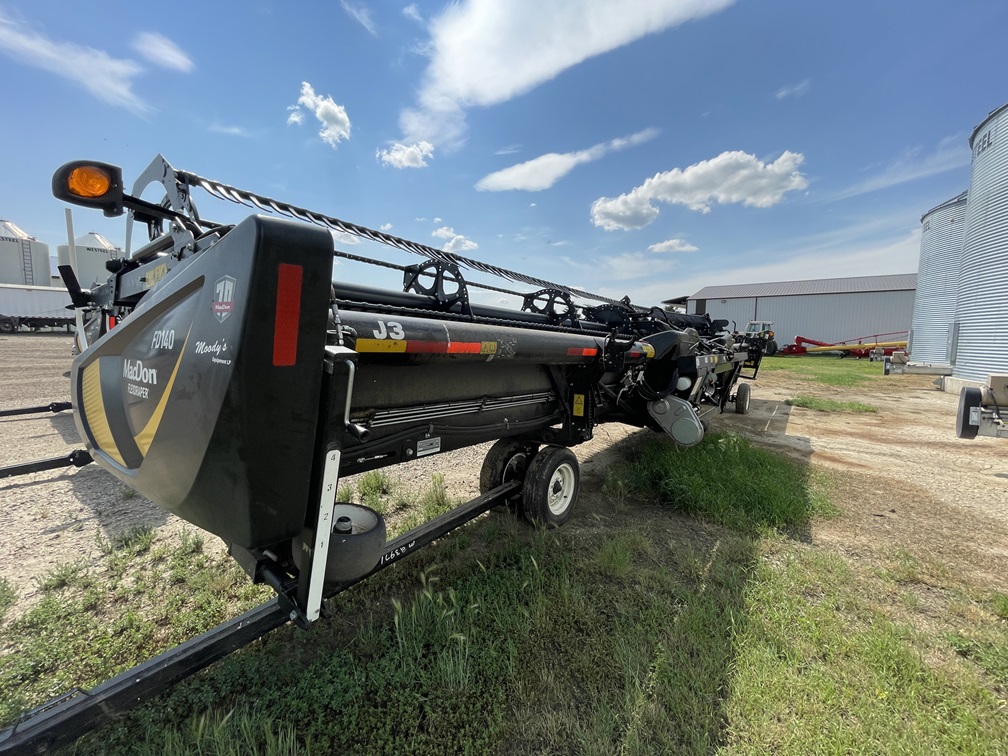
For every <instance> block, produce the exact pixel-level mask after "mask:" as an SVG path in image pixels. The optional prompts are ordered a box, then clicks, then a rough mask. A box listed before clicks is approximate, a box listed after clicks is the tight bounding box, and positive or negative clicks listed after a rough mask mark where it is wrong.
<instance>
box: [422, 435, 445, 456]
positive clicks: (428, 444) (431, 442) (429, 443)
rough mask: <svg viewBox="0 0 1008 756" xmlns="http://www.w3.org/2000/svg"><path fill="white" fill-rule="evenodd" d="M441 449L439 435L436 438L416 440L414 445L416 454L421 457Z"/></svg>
mask: <svg viewBox="0 0 1008 756" xmlns="http://www.w3.org/2000/svg"><path fill="white" fill-rule="evenodd" d="M439 451H441V437H440V436H439V437H438V438H428V439H424V440H423V441H417V445H416V455H417V456H418V457H423V456H425V455H427V454H434V453H436V452H439Z"/></svg>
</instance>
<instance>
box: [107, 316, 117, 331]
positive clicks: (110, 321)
mask: <svg viewBox="0 0 1008 756" xmlns="http://www.w3.org/2000/svg"><path fill="white" fill-rule="evenodd" d="M115 327H116V319H115V315H109V316H108V329H109V330H110V331H111V330H112V329H113V328H115Z"/></svg>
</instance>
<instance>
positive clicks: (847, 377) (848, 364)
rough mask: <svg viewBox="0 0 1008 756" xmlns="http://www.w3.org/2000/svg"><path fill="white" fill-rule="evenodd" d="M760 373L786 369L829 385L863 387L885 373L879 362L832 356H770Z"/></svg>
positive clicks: (793, 374)
mask: <svg viewBox="0 0 1008 756" xmlns="http://www.w3.org/2000/svg"><path fill="white" fill-rule="evenodd" d="M760 372H767V373H773V372H786V373H789V374H791V375H792V376H793V377H795V378H800V379H804V380H807V381H809V382H810V383H813V384H815V383H818V384H822V385H825V386H860V385H863V384H866V383H869V382H871V381H872V380H876V379H878V378H880V377H881V376H882V366H881V365H880V364H879V363H877V362H869V361H868V360H858V359H855V358H853V357H844V358H842V359H841V358H838V357H834V356H832V355H820V356H809V355H805V356H795V357H766V358H764V359H763V363H762V364H761V365H760Z"/></svg>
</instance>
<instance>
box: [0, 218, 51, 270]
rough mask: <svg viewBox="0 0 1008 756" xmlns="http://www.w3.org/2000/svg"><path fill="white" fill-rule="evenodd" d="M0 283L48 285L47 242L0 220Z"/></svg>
mask: <svg viewBox="0 0 1008 756" xmlns="http://www.w3.org/2000/svg"><path fill="white" fill-rule="evenodd" d="M0 283H5V284H16V285H20V286H24V285H27V286H49V285H50V283H51V278H50V274H49V245H48V244H46V243H44V242H40V241H39V240H38V239H36V238H35V237H34V236H29V235H28V234H26V233H25V232H24V231H22V230H21V229H20V228H18V227H17V226H16V225H14V224H13V223H12V222H11V221H8V220H0Z"/></svg>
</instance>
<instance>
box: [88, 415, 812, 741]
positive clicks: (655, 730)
mask: <svg viewBox="0 0 1008 756" xmlns="http://www.w3.org/2000/svg"><path fill="white" fill-rule="evenodd" d="M754 414H755V413H754ZM765 414H766V415H767V417H769V418H777V419H776V420H774V421H773V422H771V424H770V425H771V427H770V428H768V429H766V430H764V431H763V432H765V433H771V432H772V431H773V430H775V428H774V423H777V426H776V429H780V428H785V429H786V418H787V413H786V412H777V413H774V412H773V410H772V408H765ZM733 417H743V416H733ZM750 419H751V420H757V421H758V420H759V418H750ZM762 422H763V423H764V424H766V419H763V420H762ZM715 425H718V424H715ZM727 425H728V426H734V425H736V423H731V422H729V423H727ZM733 429H734V428H733ZM654 435H655V434H652V433H650V432H649V431H640V432H636V433H632V434H631V435H630V436H628V437H627V438H625V439H623V440H621V441H618V442H616V443H614V444H612V445H611V446H609V447H607V448H604V449H602V450H600V451H599V452H598V453H596V454H594V455H592V456H590V457H588V458H586V459H583V460H582V465H583V468H584V469H585V471H586V472H585V474H584V477H583V480H582V493H581V500H580V502H579V505H578V512H577V513H576V514H575V517H574V519H573V520H572V521H570V522H569V523H568V524H567V525H566V526H565V527H564V528H561V529H559V530H555V531H545V530H541V529H539V530H537V529H533V528H529V527H528V526H525V525H522V524H520V523H518V522H517V521H516V520H515V518H513V517H512V516H510V515H509V514H507V513H506V512H501V511H498V512H494V513H491V515H489V516H488V517H485V518H482V519H480V520H479V521H477V522H475V523H473V524H472V525H470V526H469V527H466V528H464V529H462V530H460V531H456V532H455V533H453V534H450V535H449V536H447V537H445V538H443V539H441V540H440V541H439V542H438V543H437V544H436V545H434V546H432V547H430V548H429V549H427V550H425V551H424V553H423V555H422V556H418V557H413V558H410V559H408V560H404V561H403V562H402V563H397V564H395V565H393V566H392V567H391V568H389V569H388V570H385V571H384V572H382V573H380V574H379V575H377V576H375V577H373V578H372V579H370V580H368V581H366V582H365V583H363V584H361V585H360V586H358V587H357V588H355V589H353V590H352V591H350V592H348V593H347V594H343V595H342V596H340V597H338V598H337V599H336V600H334V601H333V603H332V610H333V617H332V618H330V619H329V620H328V621H321V622H319V623H316V624H315V625H314V626H312V627H311V628H310V629H309V630H307V631H303V630H298V629H295V628H293V627H290V626H288V627H286V628H284V629H281V630H279V631H276V632H274V633H272V634H270V635H269V636H267V637H265V638H264V639H263V640H262V641H261V642H259V643H257V644H255V645H253V646H252V647H249V648H247V649H245V650H243V651H241V652H239V653H237V654H234V655H232V656H231V657H229V658H227V659H225V660H223V661H222V662H219V663H217V664H216V665H214V666H213V667H211V668H210V669H209V670H207V671H206V672H205V673H204V674H202V675H200V676H199V677H197V678H194V679H190V680H188V681H186V682H184V683H181V684H180V685H178V686H176V687H175V688H174V689H173V690H172V691H170V692H169V693H167V694H165V695H164V696H162V697H161V698H159V699H158V700H156V701H152V702H150V703H148V704H147V705H146V706H145V707H143V708H142V709H140V710H138V711H137V712H134V713H133V714H131V715H130V716H129V717H127V718H126V719H125V720H123V721H122V722H120V723H119V724H117V725H116V726H114V727H112V728H111V729H107V730H104V731H102V732H101V733H96V734H94V735H92V736H89V737H88V739H86V740H85V741H84V742H83V743H82V744H80V748H81V751H82V752H90V751H91V750H94V751H95V752H116V751H117V750H118V751H121V752H129V751H130V749H131V748H132V747H135V746H136V744H137V737H138V736H139V735H138V734H139V733H145V735H143V736H142V737H147V738H148V739H152V740H150V741H149V742H152V743H153V742H157V741H158V739H159V738H164V737H166V734H167V733H169V732H171V733H175V732H178V731H179V729H180V728H181V727H183V726H184V723H186V722H187V721H189V722H191V721H196V720H198V718H199V717H200V716H202V715H204V714H205V713H206V712H207V711H208V710H211V711H218V710H219V712H220V713H221V714H224V713H226V712H228V711H230V710H232V709H237V710H238V711H239V712H245V711H271V712H276V713H277V715H278V716H279V717H280V718H281V719H282V720H283V721H284V722H286V723H287V724H289V725H291V726H292V727H293V728H294V729H295V731H296V734H297V736H298V738H300V739H302V740H304V739H309V740H310V741H311V743H312V745H313V747H314V748H316V749H319V750H320V752H385V751H396V750H403V751H408V752H427V751H451V750H455V749H457V748H459V747H460V746H463V745H464V746H465V749H467V750H473V751H476V752H485V751H493V752H503V753H519V752H520V753H524V752H529V751H531V752H558V753H568V752H601V753H610V752H616V751H621V750H622V751H627V752H630V753H658V752H664V753H672V752H683V751H688V752H694V753H707V752H714V751H716V750H717V749H718V748H720V747H721V746H722V745H724V744H725V742H726V741H727V739H728V734H729V733H728V730H727V722H728V712H727V709H726V706H727V703H728V701H727V696H728V695H729V692H730V690H731V682H732V675H733V670H734V664H735V660H736V656H737V648H736V643H737V642H738V639H739V637H740V635H741V633H742V632H743V631H744V629H745V628H746V626H747V622H748V607H747V598H746V593H747V587H748V585H749V583H750V581H751V579H752V577H753V575H754V572H755V569H756V565H757V562H758V559H759V543H760V533H759V532H758V529H757V528H750V529H738V528H734V529H733V528H727V527H724V526H720V525H716V524H712V523H711V522H709V521H705V520H704V519H703V518H699V517H693V516H687V515H683V514H680V513H677V512H675V511H673V510H672V509H671V508H670V507H668V506H667V505H665V504H663V503H661V502H658V501H653V502H648V501H642V500H639V499H634V498H632V497H627V498H624V499H622V500H614V499H613V498H612V497H610V496H608V495H607V494H606V493H604V492H603V489H604V487H605V483H606V479H607V476H608V473H609V472H610V471H611V470H612V469H613V466H614V465H617V464H619V463H620V462H621V460H625V459H630V458H632V457H633V455H634V454H635V450H636V449H637V448H638V446H639V444H641V443H642V442H643V441H645V440H647V439H648V438H650V437H653V436H654ZM801 446H802V444H801V443H798V441H797V440H796V441H795V443H792V444H791V447H792V448H793V449H799V448H801ZM805 447H806V448H807V440H806V444H805ZM709 485H711V486H717V485H719V481H718V480H711V481H709ZM807 525H808V523H807V522H795V523H793V526H794V529H795V535H796V537H802V534H807ZM418 575H420V576H422V579H421V581H420V583H419V584H418V582H417V578H418ZM396 601H398V602H399V603H398V604H396V603H395V602H396Z"/></svg>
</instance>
